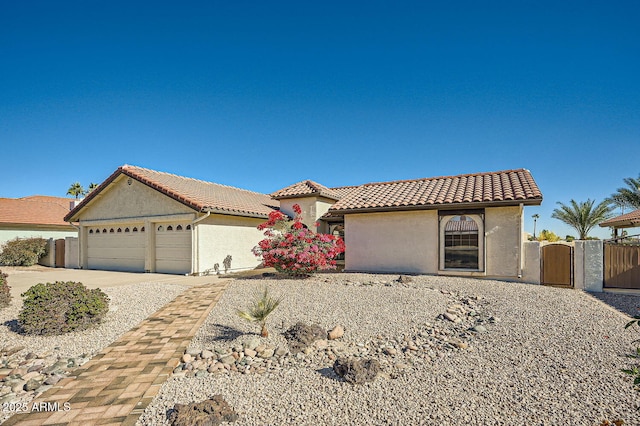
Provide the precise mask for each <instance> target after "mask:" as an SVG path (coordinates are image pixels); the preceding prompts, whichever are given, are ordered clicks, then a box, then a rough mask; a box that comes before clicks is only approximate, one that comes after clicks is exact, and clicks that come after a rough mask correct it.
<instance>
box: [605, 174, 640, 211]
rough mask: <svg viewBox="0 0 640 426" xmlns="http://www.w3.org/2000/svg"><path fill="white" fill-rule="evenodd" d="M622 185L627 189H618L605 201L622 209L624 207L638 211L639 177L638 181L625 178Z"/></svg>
mask: <svg viewBox="0 0 640 426" xmlns="http://www.w3.org/2000/svg"><path fill="white" fill-rule="evenodd" d="M624 183H626V184H627V188H618V189H617V191H616V193H615V194H612V195H611V196H610V197H609V198H607V201H608V202H609V203H610V204H615V205H616V206H618V207H620V208H622V209H624V208H625V207H628V208H631V209H634V210H635V209H640V175H638V179H634V178H625V179H624ZM623 211H624V210H623Z"/></svg>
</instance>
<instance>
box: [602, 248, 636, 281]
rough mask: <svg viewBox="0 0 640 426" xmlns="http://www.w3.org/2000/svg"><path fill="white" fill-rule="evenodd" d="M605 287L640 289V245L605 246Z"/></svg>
mask: <svg viewBox="0 0 640 426" xmlns="http://www.w3.org/2000/svg"><path fill="white" fill-rule="evenodd" d="M604 286H605V287H607V288H632V289H640V245H638V244H614V243H605V244H604Z"/></svg>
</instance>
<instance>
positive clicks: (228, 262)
mask: <svg viewBox="0 0 640 426" xmlns="http://www.w3.org/2000/svg"><path fill="white" fill-rule="evenodd" d="M232 260H233V258H232V257H231V255H230V254H228V255H227V257H225V258H224V260H223V261H222V265H223V266H224V273H225V274H226V273H227V272H228V271H229V269H231V261H232Z"/></svg>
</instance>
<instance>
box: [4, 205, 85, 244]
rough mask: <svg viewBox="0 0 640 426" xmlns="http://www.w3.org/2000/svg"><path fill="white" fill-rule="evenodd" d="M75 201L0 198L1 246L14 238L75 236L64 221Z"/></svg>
mask: <svg viewBox="0 0 640 426" xmlns="http://www.w3.org/2000/svg"><path fill="white" fill-rule="evenodd" d="M73 201H74V200H71V199H68V198H60V197H48V196H44V195H34V196H30V197H23V198H0V246H1V245H2V244H4V243H6V242H7V241H9V240H13V239H15V238H18V237H19V238H31V237H42V238H46V239H49V238H53V239H59V238H66V237H75V236H77V235H78V232H77V230H76V228H74V227H73V226H71V225H70V224H69V223H67V222H65V221H64V216H65V215H66V214H67V213H69V209H70V207H71V203H73Z"/></svg>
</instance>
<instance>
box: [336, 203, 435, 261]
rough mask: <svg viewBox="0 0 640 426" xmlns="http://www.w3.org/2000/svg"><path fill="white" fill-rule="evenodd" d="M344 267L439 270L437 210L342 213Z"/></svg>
mask: <svg viewBox="0 0 640 426" xmlns="http://www.w3.org/2000/svg"><path fill="white" fill-rule="evenodd" d="M345 244H346V251H345V269H347V270H350V271H371V272H412V273H423V274H435V273H437V272H438V212H437V211H436V210H423V211H415V212H385V213H358V214H348V215H345Z"/></svg>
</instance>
